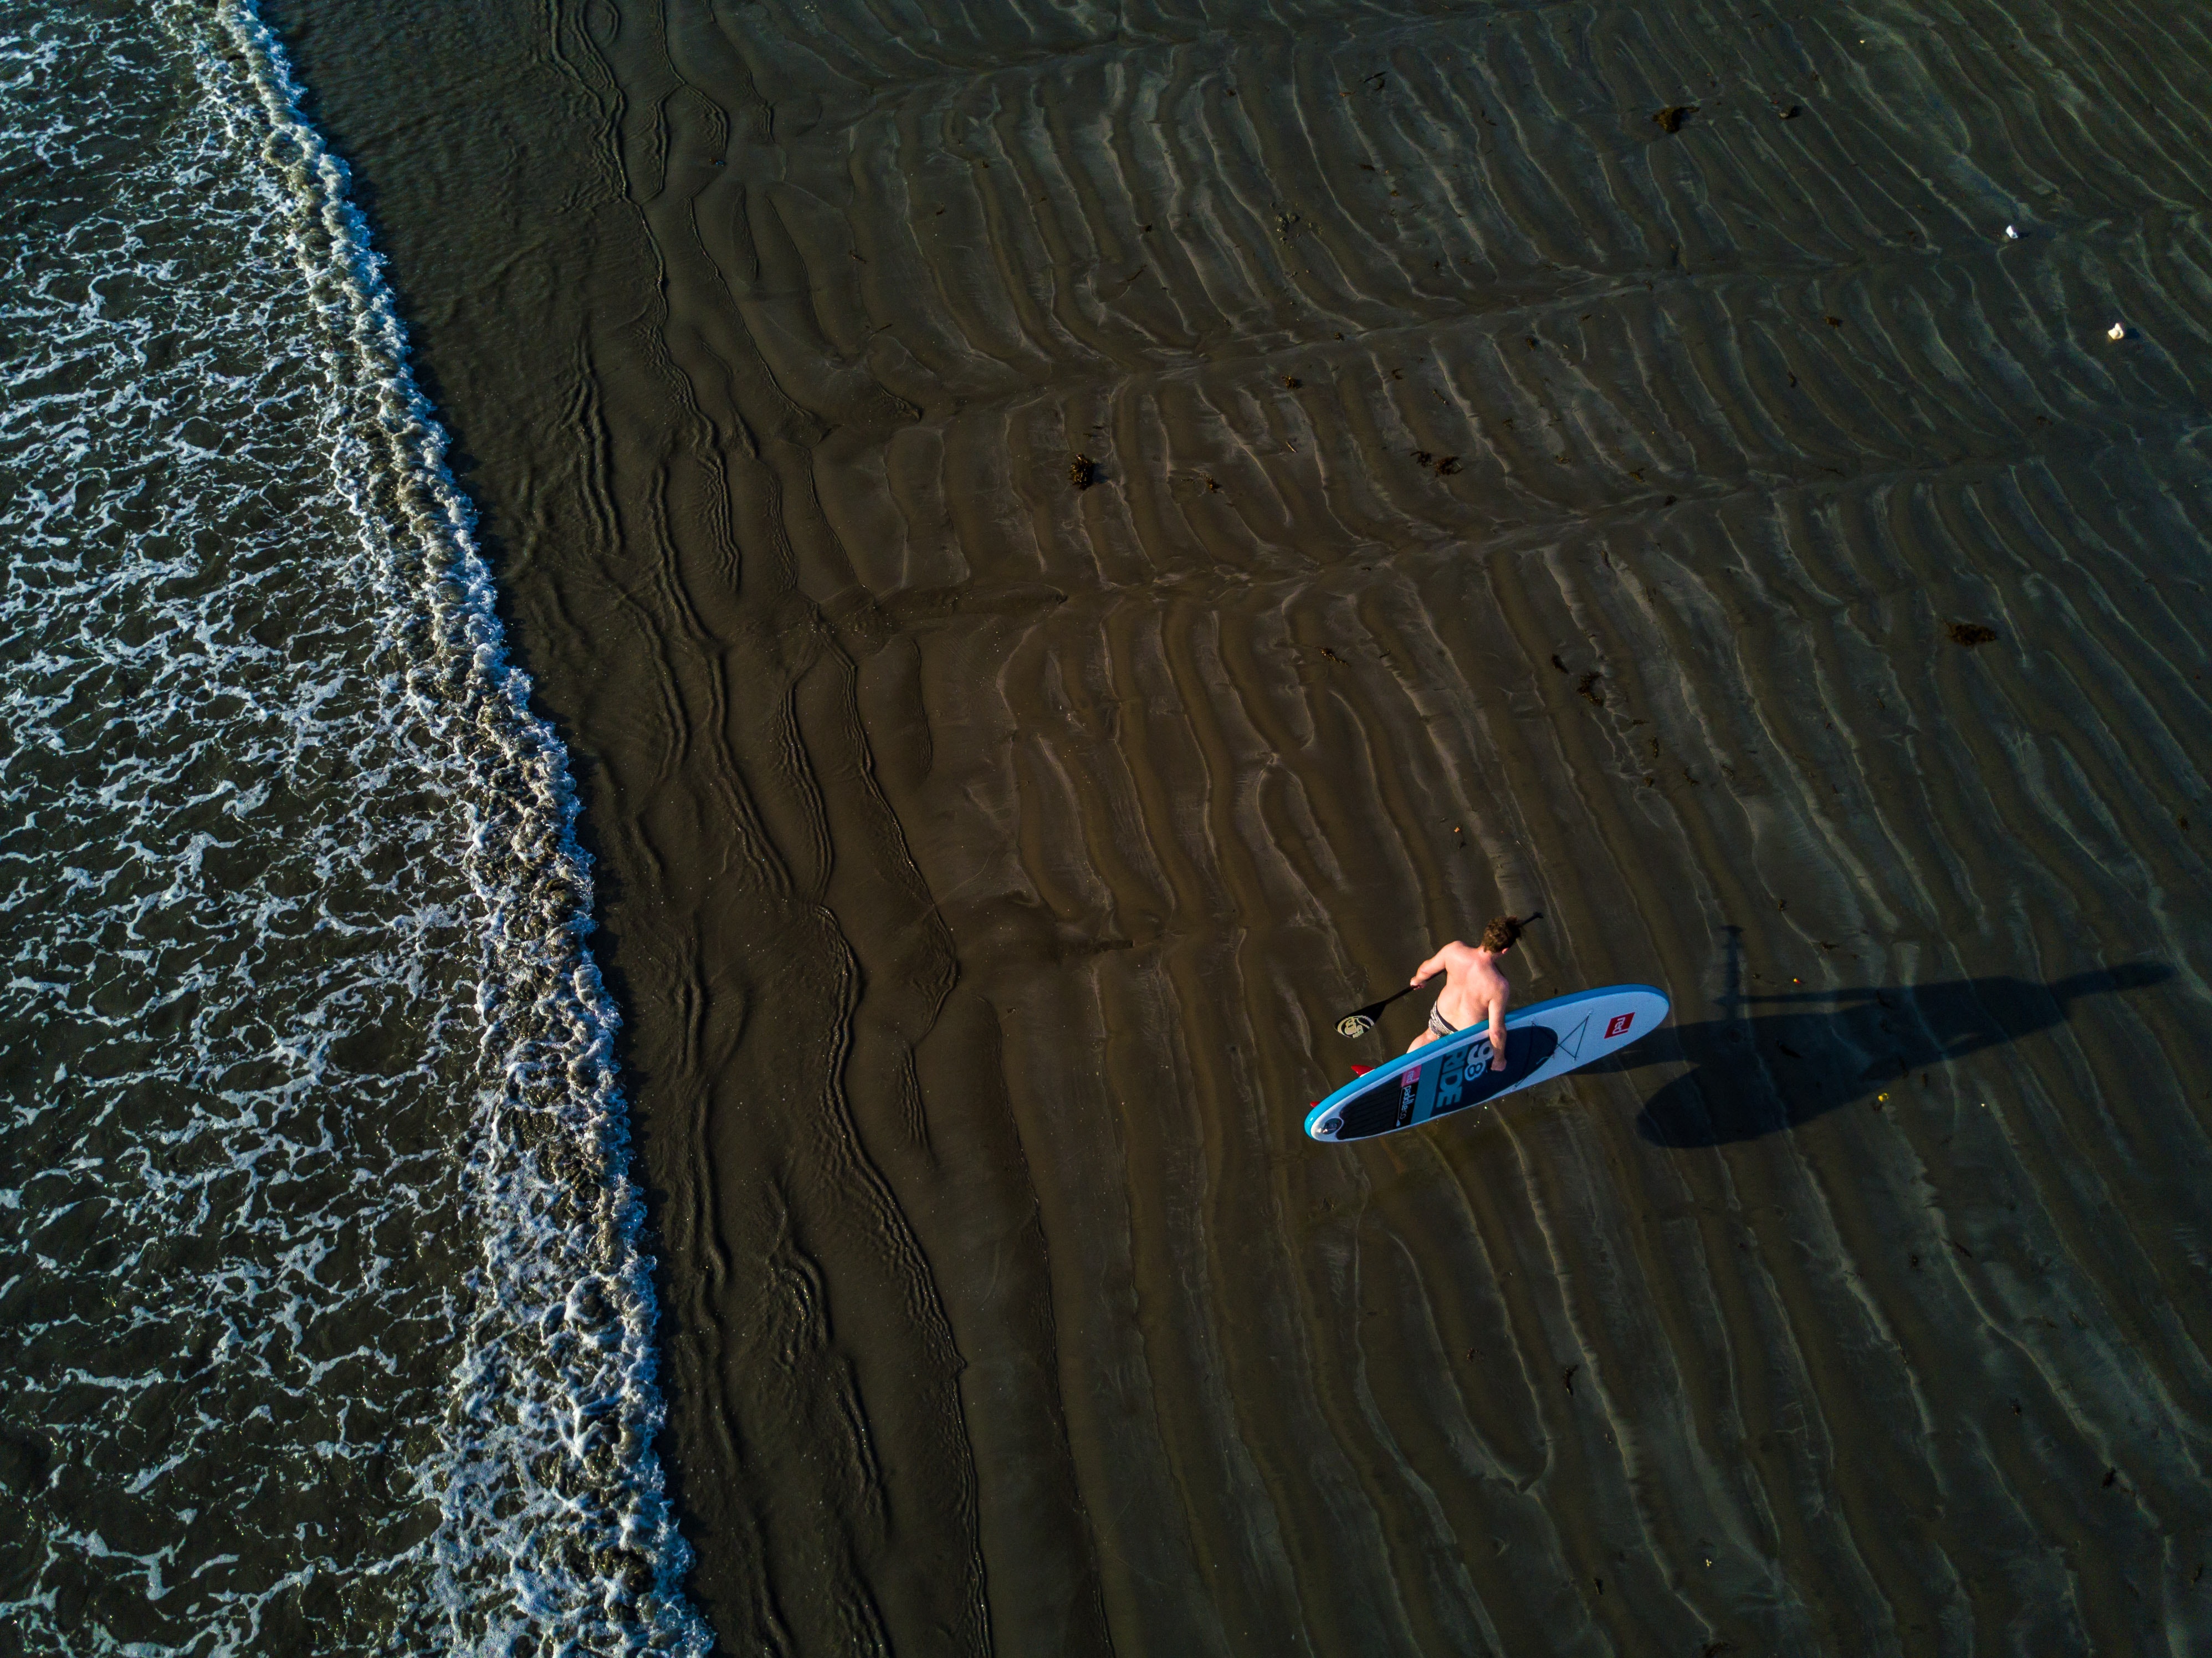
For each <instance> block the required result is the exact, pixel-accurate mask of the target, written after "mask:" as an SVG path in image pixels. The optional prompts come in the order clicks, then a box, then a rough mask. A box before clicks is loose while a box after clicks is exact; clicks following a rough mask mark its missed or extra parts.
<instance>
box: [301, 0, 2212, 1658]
mask: <svg viewBox="0 0 2212 1658" xmlns="http://www.w3.org/2000/svg"><path fill="white" fill-rule="evenodd" d="M276 21H279V22H280V24H281V25H282V26H283V27H284V29H285V31H286V33H287V36H288V39H290V40H291V41H292V42H293V43H294V45H295V49H296V51H297V52H298V53H299V57H300V61H301V69H302V74H303V77H304V78H305V79H306V81H307V82H308V84H309V85H310V86H311V87H313V88H314V91H315V94H316V103H315V108H316V111H317V113H318V115H319V118H320V119H322V120H323V121H324V122H325V124H326V125H327V126H328V128H329V130H330V131H331V133H332V135H333V137H334V139H335V141H336V143H337V146H338V148H339V149H341V150H342V151H343V153H345V154H347V155H349V156H350V157H351V158H352V159H353V161H354V162H355V165H356V169H357V171H358V173H359V174H360V177H361V179H362V184H363V191H362V194H363V197H364V198H365V200H366V203H367V205H368V210H369V211H370V213H371V215H372V217H373V218H374V222H375V223H376V225H377V228H378V234H379V235H380V238H381V240H382V241H383V244H384V246H386V248H387V249H388V250H389V251H390V252H391V254H392V259H393V266H394V275H395V278H396V281H397V285H398V288H399V289H400V291H401V292H402V294H403V295H404V296H405V299H406V302H407V306H408V308H409V314H410V324H411V325H412V326H413V327H414V329H415V331H416V340H417V344H418V348H419V349H420V352H421V355H422V361H423V364H424V367H425V370H426V373H425V380H426V384H427V385H428V386H429V387H430V389H431V390H432V392H433V393H434V395H435V396H436V397H437V398H438V399H439V401H440V404H441V408H442V409H443V410H445V412H446V414H447V418H448V420H449V421H450V422H451V424H452V426H453V429H454V430H455V432H456V434H458V437H459V444H460V447H461V450H462V451H463V454H462V457H461V461H462V465H461V468H460V471H461V474H462V477H463V481H464V483H465V484H466V485H467V486H468V487H469V489H471V492H472V494H473V495H475V497H476V499H477V501H479V502H480V503H481V505H482V507H483V510H484V513H485V517H486V527H487V530H488V531H489V536H488V541H489V545H490V546H491V547H492V549H493V550H494V551H495V554H496V556H498V558H499V560H500V568H501V579H502V581H503V583H504V585H505V587H506V591H507V596H508V600H509V604H510V605H511V608H512V620H513V628H514V631H515V636H516V638H517V641H518V643H519V646H520V650H521V653H522V654H523V656H524V658H525V659H526V662H527V663H528V665H529V666H530V667H531V669H532V672H533V673H534V674H535V675H536V676H537V678H538V694H539V700H540V701H541V704H542V706H543V707H544V708H545V709H546V710H547V711H548V712H549V713H550V714H552V715H554V716H555V717H556V720H558V721H559V722H560V724H561V726H562V731H563V733H564V735H565V736H566V738H568V741H569V743H570V744H571V746H572V749H573V750H574V755H575V756H576V762H577V768H578V772H579V774H580V777H582V779H583V780H584V786H585V788H586V821H587V835H588V837H589V842H590V844H591V846H592V849H593V851H594V852H595V853H596V854H597V856H598V857H599V860H600V861H599V884H600V888H599V890H600V897H601V905H600V909H601V914H602V919H603V921H604V930H603V931H602V932H601V933H600V934H599V936H598V938H597V941H596V948H597V950H598V952H599V957H600V959H601V960H602V962H603V963H605V965H606V967H607V969H608V973H609V981H610V983H611V986H612V987H613V988H614V990H615V991H616V993H617V996H618V997H619V998H620V999H621V1002H622V1005H623V1010H624V1016H625V1018H626V1020H627V1031H626V1040H625V1047H624V1050H623V1063H624V1066H625V1068H626V1075H627V1077H628V1078H629V1087H630V1090H631V1093H632V1097H633V1101H634V1104H635V1122H636V1129H637V1136H638V1152H639V1158H640V1163H639V1169H640V1173H641V1177H642V1178H643V1179H644V1180H645V1181H647V1184H648V1186H649V1188H650V1191H651V1194H652V1203H653V1217H654V1224H655V1229H656V1233H655V1238H654V1247H655V1248H656V1250H657V1252H658V1254H659V1274H660V1276H659V1282H660V1285H661V1291H662V1296H663V1307H662V1315H663V1325H662V1339H663V1342H664V1346H665V1375H664V1378H663V1380H664V1383H665V1387H666V1388H667V1390H668V1395H669V1401H670V1413H669V1425H668V1430H667V1434H666V1441H665V1455H666V1457H667V1459H668V1462H669V1465H670V1467H671V1472H672V1479H673V1489H674V1492H675V1495H676V1497H677V1499H678V1503H679V1504H680V1505H681V1508H682V1509H683V1512H684V1525H685V1532H686V1535H687V1536H688V1537H689V1538H690V1540H691V1541H692V1543H693V1544H694V1546H696V1550H697V1552H698V1568H697V1571H696V1576H695V1579H694V1582H693V1586H692V1587H693V1590H694V1593H695V1594H696V1596H697V1597H698V1599H699V1601H700V1603H701V1605H702V1606H703V1608H704V1609H705V1610H706V1612H708V1616H709V1617H710V1618H711V1619H713V1621H714V1625H715V1626H716V1628H717V1629H718V1631H720V1635H721V1637H722V1639H723V1641H724V1643H726V1647H727V1649H729V1650H731V1651H732V1652H750V1651H753V1650H760V1649H765V1650H774V1651H786V1652H793V1653H823V1654H829V1653H849V1652H861V1651H878V1650H882V1651H896V1652H901V1653H908V1652H914V1653H921V1652H959V1653H969V1652H981V1651H985V1650H995V1651H998V1652H1001V1653H1008V1654H1030V1653H1044V1652H1052V1653H1086V1652H1103V1651H1106V1650H1109V1649H1111V1650H1114V1651H1116V1652H1121V1653H1131V1654H1133V1653H1139V1652H1150V1653H1159V1654H1164V1655H1178V1658H1180V1655H1193V1654H1211V1653H1223V1654H1227V1653H1251V1654H1270V1655H1272V1654H1280V1653H1289V1652H1315V1653H1324V1654H1338V1653H1352V1652H1361V1653H1365V1652H1386V1651H1387V1652H1431V1653H1438V1654H1443V1653H1452V1654H1462V1653H1469V1652H1495V1653H1507V1654H1515V1655H1526V1654H1537V1653H1542V1654H1584V1653H1589V1654H1598V1653H1624V1654H1631V1653H1632V1654H1644V1653H1660V1652H1666V1653H1683V1654H1705V1655H1708V1658H1711V1655H1717V1654H1720V1653H1723V1652H1729V1653H1737V1654H1753V1653H1765V1652H1789V1653H1834V1654H1838V1655H1857V1654H1866V1653H1882V1652H1904V1653H1916V1654H1917V1653H1944V1654H1949V1653H1958V1654H1966V1653H1983V1652H1998V1651H2035V1652H2076V1651H2083V1652H2087V1651H2093V1652H2111V1653H2130V1654H2133V1653H2148V1652H2153V1651H2156V1652H2172V1653H2176V1654H2179V1653H2183V1652H2187V1651H2190V1650H2194V1649H2203V1648H2204V1647H2206V1646H2208V1645H2212V1586H2208V1585H2207V1584H2206V1583H2205V1582H2203V1580H2202V1573H2203V1567H2204V1566H2205V1565H2206V1564H2212V1488H2208V1485H2207V1484H2206V1481H2205V1478H2204V1469H2203V1461H2204V1458H2205V1455H2206V1454H2207V1450H2208V1432H2212V1421H2208V1417H2207V1409H2206V1401H2207V1400H2212V1366H2208V1363H2207V1353H2208V1344H2212V1311H2208V1309H2212V1298H2208V1297H2207V1295H2206V1288H2207V1284H2206V1279H2207V1274H2208V1255H2207V1249H2208V1243H2207V1239H2208V1237H2212V1199H2208V1197H2207V1195H2206V1193H2207V1192H2208V1190H2212V1187H2208V1184H2207V1176H2208V1175H2212V1135H2208V1127H2212V1121H2208V1119H2212V1090H2208V1088H2207V1086H2206V1084H2205V1081H2204V1078H2205V1075H2206V1071H2207V1061H2208V1059H2212V1052H2208V1050H2209V1049H2212V1042H2208V1035H2212V1005H2208V999H2207V994H2206V984H2205V977H2204V975H2205V969H2206V951H2205V944H2204V938H2205V936H2206V926H2205V924H2206V922H2207V920H2208V919H2212V902H2208V900H2207V897H2206V893H2207V890H2208V888H2207V870H2206V857H2205V852H2204V848H2205V846H2206V843H2207V837H2208V835H2212V800H2208V799H2207V795H2208V788H2207V774H2208V761H2212V744H2208V741H2207V738H2206V735H2205V731H2206V721H2207V714H2208V692H2207V682H2206V678H2205V676H2206V673H2207V671H2208V669H2212V663H2208V643H2209V642H2212V625H2209V624H2208V619H2207V618H2208V610H2207V607H2206V596H2205V587H2204V583H2205V580H2207V574H2208V561H2207V559H2206V557H2205V547H2206V527H2207V512H2208V502H2207V497H2206V495H2205V493H2204V487H2203V478H2204V477H2205V460H2206V452H2205V428H2204V416H2203V410H2204V408H2205V406H2206V398H2207V392H2208V382H2212V352H2208V349H2207V346H2208V332H2212V275H2208V272H2212V235H2208V222H2207V218H2206V202H2207V197H2208V184H2212V166H2208V163H2207V161H2206V159H2205V158H2206V156H2207V155H2212V143H2208V139H2212V113H2208V112H2212V67H2208V66H2212V40H2208V39H2207V37H2206V34H2205V31H2204V26H2203V19H2202V17H2201V16H2200V15H2198V14H2197V13H2195V12H2193V11H2191V10H2190V9H2185V8H2179V7H2166V8H2155V7H2151V8H2144V7H2129V6H2122V7H2118V8H2114V7H2108V6H2100V7H2095V8H2091V7H2088V6H2086V5H2080V4H2075V3H2067V4H2063V5H2049V4H2042V3H2033V0H2030V3H2027V5H2025V6H2021V5H2015V6H2011V7H2008V8H2000V7H1998V6H1996V5H1994V4H1990V3H1967V4H1963V5H1960V6H1955V7H1951V8H1948V9H1944V10H1943V11H1942V13H1941V15H1935V14H1923V13H1911V12H1907V11H1906V10H1905V9H1900V8H1892V7H1887V6H1878V5H1869V6H1867V7H1864V8H1862V9H1859V10H1858V11H1857V12H1855V13H1838V12H1834V11H1832V10H1829V9H1784V10H1781V11H1772V10H1768V9H1750V8H1747V7H1744V6H1741V5H1723V4H1717V3H1698V0H1676V3H1673V4H1670V5H1668V6H1665V7H1656V6H1655V7H1651V8H1646V9H1632V10H1626V11H1624V10H1601V9H1589V8H1578V7H1566V6H1536V5H1531V6H1521V7H1506V6H1499V7H1491V8H1483V9H1459V10H1437V11H1423V10H1419V9H1403V10H1389V9H1383V8H1379V7H1377V8H1361V9H1350V8H1346V7H1334V8H1322V7H1305V8H1299V7H1292V8H1287V9H1274V10H1263V9H1251V10H1249V11H1240V10H1237V9H1231V8H1209V9H1167V10H1141V11H1131V12H1126V13H1121V14H1115V13H1110V12H1109V11H1107V10H1105V9H1099V8H1093V7H1081V8H1072V9H1066V10H1064V11H1060V12H1039V11H1036V10H1033V9H1029V10H1025V9H1017V8H1011V7H1003V6H996V5H984V6H981V7H969V8H965V9H956V8H951V7H945V6H935V5H933V6H927V7H922V6H912V7H902V8H895V9H880V8H869V7H866V6H861V5H858V4H853V3H848V0H826V3H823V4H820V5H806V6H793V5H787V4H781V3H769V0H761V3H750V4H742V5H709V4H707V3H702V0H678V3H671V5H669V6H668V7H667V8H666V9H665V10H655V9H652V8H649V7H647V6H644V5H639V4H632V3H629V0H623V3H620V4H616V3H611V0H594V3H592V4H590V5H588V6H586V7H584V8H581V9H577V8H567V7H564V8H559V9H556V10H554V11H552V12H550V13H539V12H537V11H534V10H526V9H520V8H515V9H509V8H507V7H504V6H502V5H497V4H492V5H486V6H483V7H482V8H480V9H477V10H473V11H465V12H455V11H450V10H439V11H436V12H435V13H434V12H433V11H432V10H431V9H428V8H424V9H420V10H419V11H417V10H416V9H412V8H392V9H380V10H379V11H378V12H377V15H374V16H364V15H349V12H348V10H347V9H343V8H338V7H334V6H329V5H326V4H325V3H323V0H289V3H286V4H284V5H283V6H280V7H279V8H278V12H277V20H276ZM1669 110H1672V111H1675V112H1678V115H1677V116H1675V117H1670V118H1669V119H1668V120H1666V121H1662V120H1660V119H1658V118H1656V117H1657V116H1658V115H1659V114H1660V113H1661V112H1662V111H1669ZM1683 111H1686V113H1680V112H1683ZM1669 127H1672V128H1673V130H1672V131H1669V130H1668V129H1669ZM2008 223H2011V224H2013V225H2015V226H2016V227H2017V228H2019V230H2020V231H2021V238H2020V239H2019V240H2007V239H2006V237H2005V235H2004V229H2005V227H2006V225H2007V224H2008ZM2115 321H2119V322H2122V323H2123V324H2124V325H2125V329H2126V333H2125V337H2123V338H2122V339H2120V340H2118V341H2113V340H2112V339H2110V338H2108V337H2107V335H2106V331H2107V329H2108V328H2109V327H2110V326H2111V325H2112V324H2113V323H2114V322H2115ZM1079 485H1083V486H1085V487H1079ZM1532 908H1541V909H1542V910H1543V911H1544V913H1545V920H1543V921H1541V923H1539V924H1538V926H1537V928H1536V929H1535V930H1534V932H1533V933H1532V935H1531V937H1530V939H1529V941H1528V944H1527V945H1526V946H1525V949H1524V950H1523V951H1522V957H1521V959H1520V960H1519V962H1518V965H1517V969H1516V977H1517V980H1518V981H1519V983H1520V985H1521V986H1522V994H1523V995H1524V996H1526V997H1529V998H1535V997H1541V996H1545V995H1550V994H1557V993H1565V992H1566V991H1569V990H1572V989H1577V988H1580V987H1584V986H1588V985H1594V984H1601V983H1606V982H1608V981H1620V980H1634V981H1648V982H1651V983H1654V984H1656V985H1659V986H1661V987H1663V988H1665V989H1666V990H1667V991H1668V993H1670V994H1671V995H1672V996H1673V997H1674V1004H1675V1023H1674V1026H1673V1027H1672V1028H1671V1029H1670V1030H1669V1031H1668V1033H1667V1034H1665V1035H1662V1036H1660V1037H1656V1038H1655V1039H1653V1040H1652V1041H1650V1042H1646V1043H1644V1044H1643V1045H1642V1046H1641V1047H1639V1048H1637V1049H1634V1050H1632V1052H1631V1053H1630V1054H1628V1055H1627V1056H1626V1059H1625V1060H1622V1061H1620V1063H1618V1064H1616V1065H1614V1066H1610V1067H1608V1068H1607V1069H1606V1070H1605V1071H1603V1072H1583V1073H1580V1074H1578V1075H1577V1076H1576V1077H1574V1078H1571V1079H1570V1080H1569V1081H1568V1082H1567V1083H1566V1084H1563V1085H1561V1086H1558V1087H1555V1088H1552V1089H1549V1090H1543V1091H1541V1092H1540V1093H1538V1094H1537V1095H1535V1096H1519V1097H1516V1099H1514V1100H1512V1101H1510V1102H1508V1103H1507V1104H1506V1105H1505V1106H1504V1108H1502V1109H1500V1110H1499V1111H1498V1112H1497V1113H1496V1114H1492V1116H1491V1117H1490V1118H1488V1119H1487V1120H1486V1121H1483V1122H1481V1123H1480V1124H1476V1125H1468V1124H1463V1123H1454V1124H1451V1125H1449V1126H1445V1127H1439V1128H1437V1129H1436V1130H1432V1131H1428V1132H1422V1133H1412V1134H1407V1135H1401V1136H1398V1137H1395V1138H1393V1139H1388V1140H1384V1141H1382V1142H1378V1143H1376V1144H1374V1145H1368V1146H1364V1147H1361V1148H1358V1149H1357V1150H1352V1151H1339V1150H1333V1149H1330V1148H1326V1147H1320V1146H1316V1145H1311V1144H1310V1143H1309V1142H1307V1141H1305V1140H1304V1138H1303V1137H1302V1135H1301V1134H1300V1133H1299V1120H1300V1117H1301V1116H1302V1114H1303V1113H1304V1108H1305V1106H1306V1104H1307V1102H1310V1101H1311V1100H1312V1099H1314V1098H1316V1096H1318V1095H1319V1094H1320V1093H1322V1091H1323V1090H1325V1089H1326V1088H1328V1087H1330V1086H1333V1085H1334V1084H1336V1083H1338V1082H1340V1081H1342V1080H1343V1079H1344V1078H1346V1076H1347V1075H1348V1074H1349V1067H1350V1066H1351V1065H1352V1063H1353V1062H1355V1061H1372V1060H1375V1059H1376V1057H1377V1056H1378V1055H1379V1054H1381V1053H1382V1052H1383V1051H1385V1048H1386V1047H1395V1046H1402V1045H1403V1043H1404V1042H1406V1041H1407V1040H1408V1039H1409V1038H1410V1036H1411V1035H1413V1032H1414V1031H1415V1030H1416V1029H1419V1022H1420V1020H1421V1017H1422V1014H1423V1010H1422V1007H1421V1005H1419V999H1409V1000H1408V1001H1407V1002H1406V1003H1403V1004H1401V1005H1399V1006H1398V1007H1396V1008H1395V1009H1394V1010H1393V1011H1392V1012H1391V1014H1390V1015H1389V1017H1387V1018H1386V1020H1385V1022H1384V1024H1383V1028H1382V1029H1381V1030H1380V1031H1379V1032H1378V1033H1377V1034H1376V1035H1374V1036H1370V1037H1369V1038H1366V1039H1364V1040H1363V1041H1362V1042H1358V1043H1353V1042H1345V1041H1344V1040H1343V1039H1341V1038H1340V1037H1338V1036H1337V1035H1335V1034H1334V1030H1333V1026H1334V1022H1335V1020H1336V1018H1337V1017H1340V1014H1341V1013H1342V1012H1344V1011H1346V1010H1348V1009H1350V1008H1352V1007H1353V1006H1356V1005H1359V1004H1360V1003H1363V1002H1364V1001H1367V1000H1369V999H1371V998H1372V997H1374V996H1376V995H1379V994H1381V993H1383V992H1384V991H1386V990H1388V989H1389V988H1391V987H1395V986H1396V985H1397V984H1400V983H1401V982H1403V981H1404V978H1405V976H1406V975H1407V972H1408V970H1409V969H1411V967H1412V966H1413V964H1414V963H1417V962H1418V961H1419V959H1420V958H1421V957H1423V956H1424V955H1425V954H1426V953H1427V952H1428V950H1430V949H1431V948H1432V947H1433V946H1434V944H1437V943H1439V942H1441V941H1443V939H1446V938H1451V937H1454V936H1460V935H1466V934H1469V933H1471V932H1474V930H1475V929H1477V928H1479V927H1480V924H1481V921H1482V920H1483V919H1484V918H1485V917H1486V916H1487V915H1489V914H1492V913H1493V912H1495V911H1498V910H1500V909H1512V910H1521V911H1526V910H1528V909H1532Z"/></svg>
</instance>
